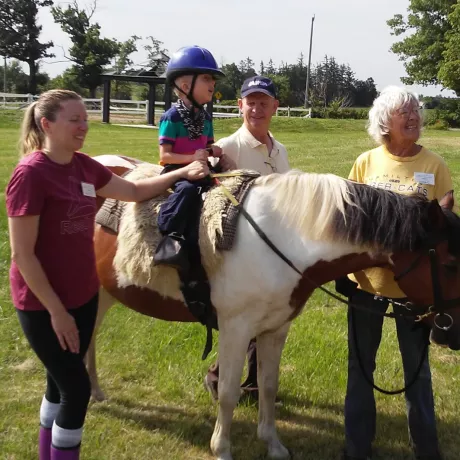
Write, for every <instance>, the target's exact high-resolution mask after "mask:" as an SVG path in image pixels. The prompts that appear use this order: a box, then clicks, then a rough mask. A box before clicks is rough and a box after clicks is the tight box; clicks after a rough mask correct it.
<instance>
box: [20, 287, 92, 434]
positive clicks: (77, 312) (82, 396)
mask: <svg viewBox="0 0 460 460" xmlns="http://www.w3.org/2000/svg"><path fill="white" fill-rule="evenodd" d="M97 305H98V295H96V296H95V297H93V298H92V299H91V300H90V301H89V302H88V303H86V304H85V305H83V306H81V307H79V308H76V309H74V310H68V312H69V313H70V314H71V315H72V316H73V317H74V318H75V322H76V324H77V328H78V331H79V335H80V353H79V354H75V353H71V352H70V351H65V350H63V349H62V348H61V345H60V344H59V341H58V338H57V336H56V333H55V332H54V330H53V327H52V326H51V316H50V314H49V313H48V311H22V310H17V312H18V316H19V321H20V323H21V326H22V329H23V331H24V333H25V335H26V337H27V340H28V341H29V343H30V346H31V347H32V349H33V350H34V352H35V353H36V354H37V356H38V358H39V359H40V361H42V363H43V364H44V365H45V367H46V380H47V387H46V399H47V400H48V401H49V402H52V403H57V404H59V403H60V406H61V407H60V409H59V412H58V415H57V417H56V420H55V421H56V424H57V425H58V426H60V427H61V428H65V429H68V430H75V429H78V428H81V427H82V426H83V422H84V421H85V416H86V410H87V408H88V403H89V399H90V397H91V384H90V381H89V376H88V372H87V371H86V367H85V364H84V362H83V358H84V356H85V354H86V351H87V350H88V347H89V344H90V342H91V337H92V335H93V331H94V325H95V323H96V316H97Z"/></svg>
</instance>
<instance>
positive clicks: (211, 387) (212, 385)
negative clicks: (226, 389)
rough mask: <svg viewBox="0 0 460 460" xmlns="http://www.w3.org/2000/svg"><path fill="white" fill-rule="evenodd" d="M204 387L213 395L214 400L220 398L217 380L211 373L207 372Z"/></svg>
mask: <svg viewBox="0 0 460 460" xmlns="http://www.w3.org/2000/svg"><path fill="white" fill-rule="evenodd" d="M203 385H204V389H205V390H206V391H207V392H208V393H209V394H210V395H211V398H212V400H213V401H217V400H218V399H219V396H218V393H217V380H214V379H212V378H211V376H210V375H209V374H207V375H206V376H205V378H204V381H203Z"/></svg>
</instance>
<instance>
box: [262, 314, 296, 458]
mask: <svg viewBox="0 0 460 460" xmlns="http://www.w3.org/2000/svg"><path fill="white" fill-rule="evenodd" d="M290 325H291V323H290V322H288V323H286V324H285V325H283V326H281V327H280V328H279V329H278V330H276V331H274V332H269V333H265V334H262V335H260V336H258V337H257V364H258V385H259V426H258V429H257V434H258V436H259V439H261V440H262V441H265V442H266V443H267V445H268V458H274V459H286V458H289V457H290V455H289V452H288V450H287V449H286V447H284V446H283V444H281V442H280V440H279V438H278V434H277V432H276V427H275V398H276V393H277V391H278V379H279V367H280V360H281V353H282V351H283V347H284V343H285V341H286V336H287V333H288V331H289V326H290Z"/></svg>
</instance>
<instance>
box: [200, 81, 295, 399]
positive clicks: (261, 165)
mask: <svg viewBox="0 0 460 460" xmlns="http://www.w3.org/2000/svg"><path fill="white" fill-rule="evenodd" d="M278 105H279V102H278V100H277V98H276V88H275V85H274V84H273V82H272V81H271V80H270V79H269V78H267V77H262V76H258V75H256V76H255V77H250V78H248V79H246V80H245V81H244V83H243V86H242V87H241V98H240V99H239V100H238V106H239V108H240V111H241V113H242V115H243V126H241V128H239V129H238V131H236V132H235V133H234V134H232V135H231V136H228V137H225V138H223V139H220V140H219V141H217V142H216V143H215V145H218V146H219V147H221V149H222V153H223V154H225V156H226V157H227V158H229V159H231V160H233V161H234V163H235V164H236V167H237V168H238V169H251V170H253V171H257V172H259V173H260V174H262V175H266V174H272V173H285V172H287V171H289V170H290V169H291V168H290V166H289V162H288V157H287V151H286V148H285V147H284V145H283V144H281V143H280V142H278V141H277V140H276V139H275V138H274V137H273V134H272V133H271V132H270V131H269V128H270V123H271V120H272V117H273V115H274V114H275V113H276V109H277V108H278ZM247 358H248V377H247V379H246V380H245V381H244V383H243V384H242V385H241V387H242V390H243V394H246V395H247V396H249V397H250V398H251V399H255V400H257V399H258V387H257V348H256V340H255V339H252V340H251V342H250V343H249V347H248V352H247ZM218 379H219V363H218V362H216V363H215V364H213V365H212V366H211V367H210V368H209V370H208V373H207V375H206V377H205V381H204V384H205V387H206V389H207V390H208V391H209V392H210V393H211V395H212V396H213V398H214V399H217V397H218V395H217V382H218Z"/></svg>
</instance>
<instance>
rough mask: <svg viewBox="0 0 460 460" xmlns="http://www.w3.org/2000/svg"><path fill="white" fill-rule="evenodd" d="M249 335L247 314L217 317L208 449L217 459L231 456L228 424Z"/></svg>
mask: <svg viewBox="0 0 460 460" xmlns="http://www.w3.org/2000/svg"><path fill="white" fill-rule="evenodd" d="M250 339H251V331H249V330H248V328H247V321H246V318H242V317H240V318H232V319H230V320H221V319H220V318H219V367H220V370H219V387H218V391H219V401H218V405H219V409H218V415H217V420H216V425H215V427H214V433H213V435H212V439H211V450H212V452H213V453H214V455H215V456H216V457H217V459H218V460H232V454H231V452H230V428H231V424H232V418H233V411H234V409H235V407H236V405H237V404H238V401H239V398H240V382H241V376H242V374H243V367H244V360H245V356H246V350H247V347H248V343H249V340H250Z"/></svg>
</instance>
